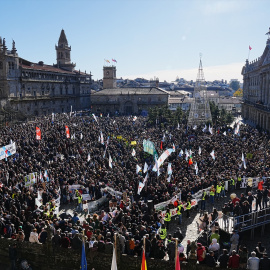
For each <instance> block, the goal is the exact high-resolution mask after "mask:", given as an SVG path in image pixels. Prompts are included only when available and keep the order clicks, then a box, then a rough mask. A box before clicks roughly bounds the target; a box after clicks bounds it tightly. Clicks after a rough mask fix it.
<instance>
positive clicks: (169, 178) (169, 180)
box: [167, 174, 172, 182]
mask: <svg viewBox="0 0 270 270" xmlns="http://www.w3.org/2000/svg"><path fill="white" fill-rule="evenodd" d="M171 177H172V175H171V174H169V177H168V178H167V182H171Z"/></svg>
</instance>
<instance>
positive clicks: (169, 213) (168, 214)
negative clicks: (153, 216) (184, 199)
mask: <svg viewBox="0 0 270 270" xmlns="http://www.w3.org/2000/svg"><path fill="white" fill-rule="evenodd" d="M171 219H172V215H171V212H170V209H169V208H168V209H167V211H166V214H165V218H164V221H165V225H166V228H167V229H168V230H169V224H170V222H171Z"/></svg>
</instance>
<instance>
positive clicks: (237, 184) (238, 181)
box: [236, 175, 242, 189]
mask: <svg viewBox="0 0 270 270" xmlns="http://www.w3.org/2000/svg"><path fill="white" fill-rule="evenodd" d="M241 183H242V178H241V176H240V175H238V177H237V182H236V189H240V187H241Z"/></svg>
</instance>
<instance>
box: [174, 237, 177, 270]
mask: <svg viewBox="0 0 270 270" xmlns="http://www.w3.org/2000/svg"><path fill="white" fill-rule="evenodd" d="M177 247H178V238H175V260H174V262H175V266H174V267H175V269H176V262H177V256H178V250H177Z"/></svg>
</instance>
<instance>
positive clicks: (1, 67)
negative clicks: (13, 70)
mask: <svg viewBox="0 0 270 270" xmlns="http://www.w3.org/2000/svg"><path fill="white" fill-rule="evenodd" d="M0 69H3V62H1V61H0Z"/></svg>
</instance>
